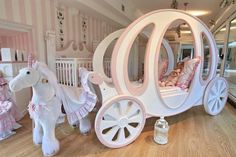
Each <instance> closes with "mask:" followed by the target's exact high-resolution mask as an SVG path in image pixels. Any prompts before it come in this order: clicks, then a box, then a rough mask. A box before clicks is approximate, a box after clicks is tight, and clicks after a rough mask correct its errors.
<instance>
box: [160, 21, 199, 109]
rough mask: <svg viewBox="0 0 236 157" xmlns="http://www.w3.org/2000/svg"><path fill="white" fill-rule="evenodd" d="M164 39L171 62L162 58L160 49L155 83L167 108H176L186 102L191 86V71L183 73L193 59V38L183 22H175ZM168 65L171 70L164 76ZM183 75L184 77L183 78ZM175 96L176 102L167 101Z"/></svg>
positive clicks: (168, 58)
mask: <svg viewBox="0 0 236 157" xmlns="http://www.w3.org/2000/svg"><path fill="white" fill-rule="evenodd" d="M164 39H166V40H168V44H169V46H170V47H171V50H172V52H171V53H172V57H173V60H172V61H170V57H167V60H166V58H165V57H163V53H162V49H160V53H159V57H158V58H159V60H158V62H159V64H158V67H156V70H157V71H158V76H156V77H157V82H156V83H157V84H158V85H159V90H160V95H161V97H162V100H163V101H164V102H165V104H166V105H167V106H168V107H169V108H178V107H179V106H181V105H182V104H183V102H184V101H185V100H186V98H187V96H188V89H189V88H190V85H191V81H189V80H190V79H189V78H190V77H191V75H192V74H191V72H192V71H191V70H190V71H184V69H185V66H187V64H188V63H187V62H188V61H190V60H192V59H193V58H194V47H195V43H194V37H193V33H192V30H191V28H190V27H189V25H188V24H187V23H186V22H185V21H184V20H176V21H174V22H172V23H171V25H170V26H169V28H168V29H167V31H166V32H165V35H164ZM166 54H168V52H166ZM170 63H172V64H173V69H171V71H170V72H169V73H168V75H165V73H166V71H167V67H168V65H169V64H170ZM189 63H191V62H189ZM188 66H189V65H188ZM186 69H189V68H186ZM183 74H184V75H186V76H184V77H183ZM187 81H189V82H187ZM181 85H182V86H181ZM185 85H187V86H185ZM166 87H167V88H166ZM176 94H177V95H178V97H175V98H176V100H174V101H172V99H169V97H170V96H171V95H176ZM168 95H170V96H168ZM170 100H171V101H170Z"/></svg>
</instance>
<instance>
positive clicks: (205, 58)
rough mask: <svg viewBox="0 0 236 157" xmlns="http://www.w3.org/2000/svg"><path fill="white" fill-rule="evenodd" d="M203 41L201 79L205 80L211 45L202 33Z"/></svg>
mask: <svg viewBox="0 0 236 157" xmlns="http://www.w3.org/2000/svg"><path fill="white" fill-rule="evenodd" d="M202 42H203V62H202V79H203V80H207V78H208V76H209V74H210V69H211V63H210V60H211V47H210V44H209V41H208V39H207V37H206V35H205V34H204V33H202Z"/></svg>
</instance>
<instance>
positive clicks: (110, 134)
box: [104, 126, 119, 141]
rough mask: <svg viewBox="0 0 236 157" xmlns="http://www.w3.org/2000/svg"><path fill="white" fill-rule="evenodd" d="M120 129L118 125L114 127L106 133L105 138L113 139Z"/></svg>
mask: <svg viewBox="0 0 236 157" xmlns="http://www.w3.org/2000/svg"><path fill="white" fill-rule="evenodd" d="M118 130H119V127H118V126H115V127H113V128H112V129H111V130H109V131H108V132H107V133H105V134H104V138H105V139H106V140H108V141H111V140H112V139H113V138H114V136H115V135H116V133H117V131H118Z"/></svg>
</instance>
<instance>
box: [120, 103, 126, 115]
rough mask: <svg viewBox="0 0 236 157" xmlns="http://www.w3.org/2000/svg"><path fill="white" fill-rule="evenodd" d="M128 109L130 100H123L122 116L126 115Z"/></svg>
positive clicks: (121, 105)
mask: <svg viewBox="0 0 236 157" xmlns="http://www.w3.org/2000/svg"><path fill="white" fill-rule="evenodd" d="M127 108H128V100H121V101H119V112H120V115H122V116H123V115H125V114H126V112H127Z"/></svg>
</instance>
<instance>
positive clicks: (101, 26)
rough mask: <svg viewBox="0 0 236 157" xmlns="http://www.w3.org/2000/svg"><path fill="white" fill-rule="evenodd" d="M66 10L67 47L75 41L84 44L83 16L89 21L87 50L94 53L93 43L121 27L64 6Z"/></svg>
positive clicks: (65, 34) (65, 39)
mask: <svg viewBox="0 0 236 157" xmlns="http://www.w3.org/2000/svg"><path fill="white" fill-rule="evenodd" d="M62 7H63V10H64V17H65V19H64V41H65V44H64V45H67V44H68V42H70V41H71V40H74V41H75V42H76V43H80V42H82V39H81V38H82V37H81V33H82V32H81V31H82V29H81V27H82V24H81V16H82V17H86V18H87V19H88V20H87V22H88V25H87V43H86V45H87V48H88V49H89V50H90V51H92V50H93V47H92V42H93V41H98V42H99V41H101V40H102V39H104V38H105V37H106V36H107V35H108V34H110V33H112V32H113V31H115V30H117V29H119V26H117V25H114V24H111V23H109V22H107V21H104V20H101V19H98V18H94V17H92V16H90V15H88V14H86V13H84V12H81V11H80V10H78V9H75V8H69V7H66V6H62Z"/></svg>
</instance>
